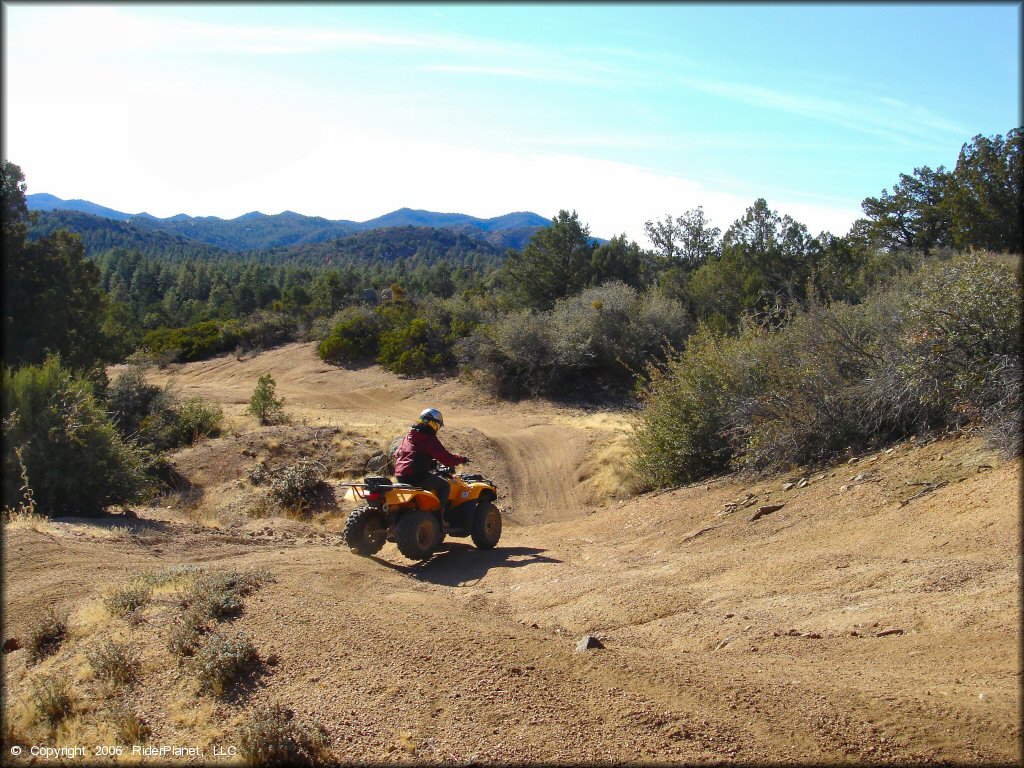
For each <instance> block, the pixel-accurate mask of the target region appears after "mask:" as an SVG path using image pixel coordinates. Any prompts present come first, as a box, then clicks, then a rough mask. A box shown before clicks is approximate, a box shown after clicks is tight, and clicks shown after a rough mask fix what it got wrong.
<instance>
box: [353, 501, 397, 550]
mask: <svg viewBox="0 0 1024 768" xmlns="http://www.w3.org/2000/svg"><path fill="white" fill-rule="evenodd" d="M387 532H388V524H387V522H386V521H385V520H384V515H382V514H381V513H380V512H379V511H377V510H376V509H372V508H370V507H360V508H359V509H354V510H352V511H351V512H349V515H348V519H347V520H346V521H345V543H346V544H348V548H349V549H350V550H352V551H353V552H355V553H356V554H357V555H362V556H363V557H369V556H370V555H373V554H376V553H377V552H380V548H381V547H383V546H384V539H385V537H386V536H387Z"/></svg>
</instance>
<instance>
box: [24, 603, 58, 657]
mask: <svg viewBox="0 0 1024 768" xmlns="http://www.w3.org/2000/svg"><path fill="white" fill-rule="evenodd" d="M67 636H68V622H67V617H66V616H65V615H64V614H62V613H58V612H57V611H56V610H55V609H53V608H50V609H48V610H47V612H46V614H45V615H44V616H43V618H42V619H40V620H39V621H38V622H36V623H35V624H34V625H32V627H31V628H30V629H29V631H28V642H27V643H26V645H25V647H26V648H27V649H28V656H29V659H30V660H31V661H33V662H37V661H40V660H41V659H44V658H46V657H47V656H50V655H51V654H53V653H56V651H57V649H58V648H60V646H61V643H63V642H64V640H65V639H66V638H67Z"/></svg>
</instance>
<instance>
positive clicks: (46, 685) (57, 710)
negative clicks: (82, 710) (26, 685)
mask: <svg viewBox="0 0 1024 768" xmlns="http://www.w3.org/2000/svg"><path fill="white" fill-rule="evenodd" d="M31 701H32V704H33V707H34V709H35V712H36V714H37V715H38V716H39V717H40V718H41V719H43V720H45V721H46V722H47V723H49V724H50V725H56V724H57V723H59V722H61V721H62V720H64V719H66V718H67V717H68V716H70V715H71V713H72V712H73V711H74V697H73V696H72V693H71V686H70V685H68V682H67V679H66V678H65V677H63V676H60V675H40V676H39V677H37V678H35V679H33V680H32V682H31Z"/></svg>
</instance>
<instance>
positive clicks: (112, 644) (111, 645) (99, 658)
mask: <svg viewBox="0 0 1024 768" xmlns="http://www.w3.org/2000/svg"><path fill="white" fill-rule="evenodd" d="M85 657H86V660H87V661H88V662H89V666H91V667H92V669H93V672H94V673H95V674H96V677H97V678H99V679H100V680H101V681H102V683H103V685H104V687H105V688H106V689H107V690H108V691H111V692H112V691H114V690H117V689H118V688H123V687H129V686H131V685H133V684H134V683H135V681H136V680H137V679H138V674H139V660H140V657H139V651H138V649H137V648H135V646H133V645H132V644H131V643H119V642H117V641H116V640H111V639H110V638H107V639H106V640H104V641H103V642H101V643H99V644H97V645H94V646H93V647H92V648H90V649H89V650H88V651H86V654H85Z"/></svg>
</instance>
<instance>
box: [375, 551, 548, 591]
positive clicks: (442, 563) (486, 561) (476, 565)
mask: <svg viewBox="0 0 1024 768" xmlns="http://www.w3.org/2000/svg"><path fill="white" fill-rule="evenodd" d="M546 551H547V550H544V549H537V548H536V547H500V546H499V547H496V548H495V549H477V548H476V547H474V546H471V545H470V544H464V543H462V542H460V541H446V542H444V543H442V544H441V546H440V547H438V549H437V552H435V553H434V556H433V557H432V558H430V560H427V561H425V562H422V563H415V564H411V565H396V564H395V563H389V562H388V561H387V560H384V559H382V558H380V557H373V558H372V559H373V560H375V561H377V562H378V563H380V564H381V565H385V566H387V567H388V568H391V569H392V570H395V571H399V572H401V573H407V574H409V575H410V576H412V577H413V578H414V579H419V580H420V581H429V582H430V583H432V584H441V585H444V586H447V587H462V586H467V585H468V584H471V583H472V582H475V581H479V580H480V579H482V578H483V577H484V576H486V575H487V572H488V571H490V570H491V569H492V568H521V567H523V566H524V565H533V564H535V563H560V562H562V561H561V560H558V559H557V558H554V557H548V556H547V555H544V554H541V553H543V552H546Z"/></svg>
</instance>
